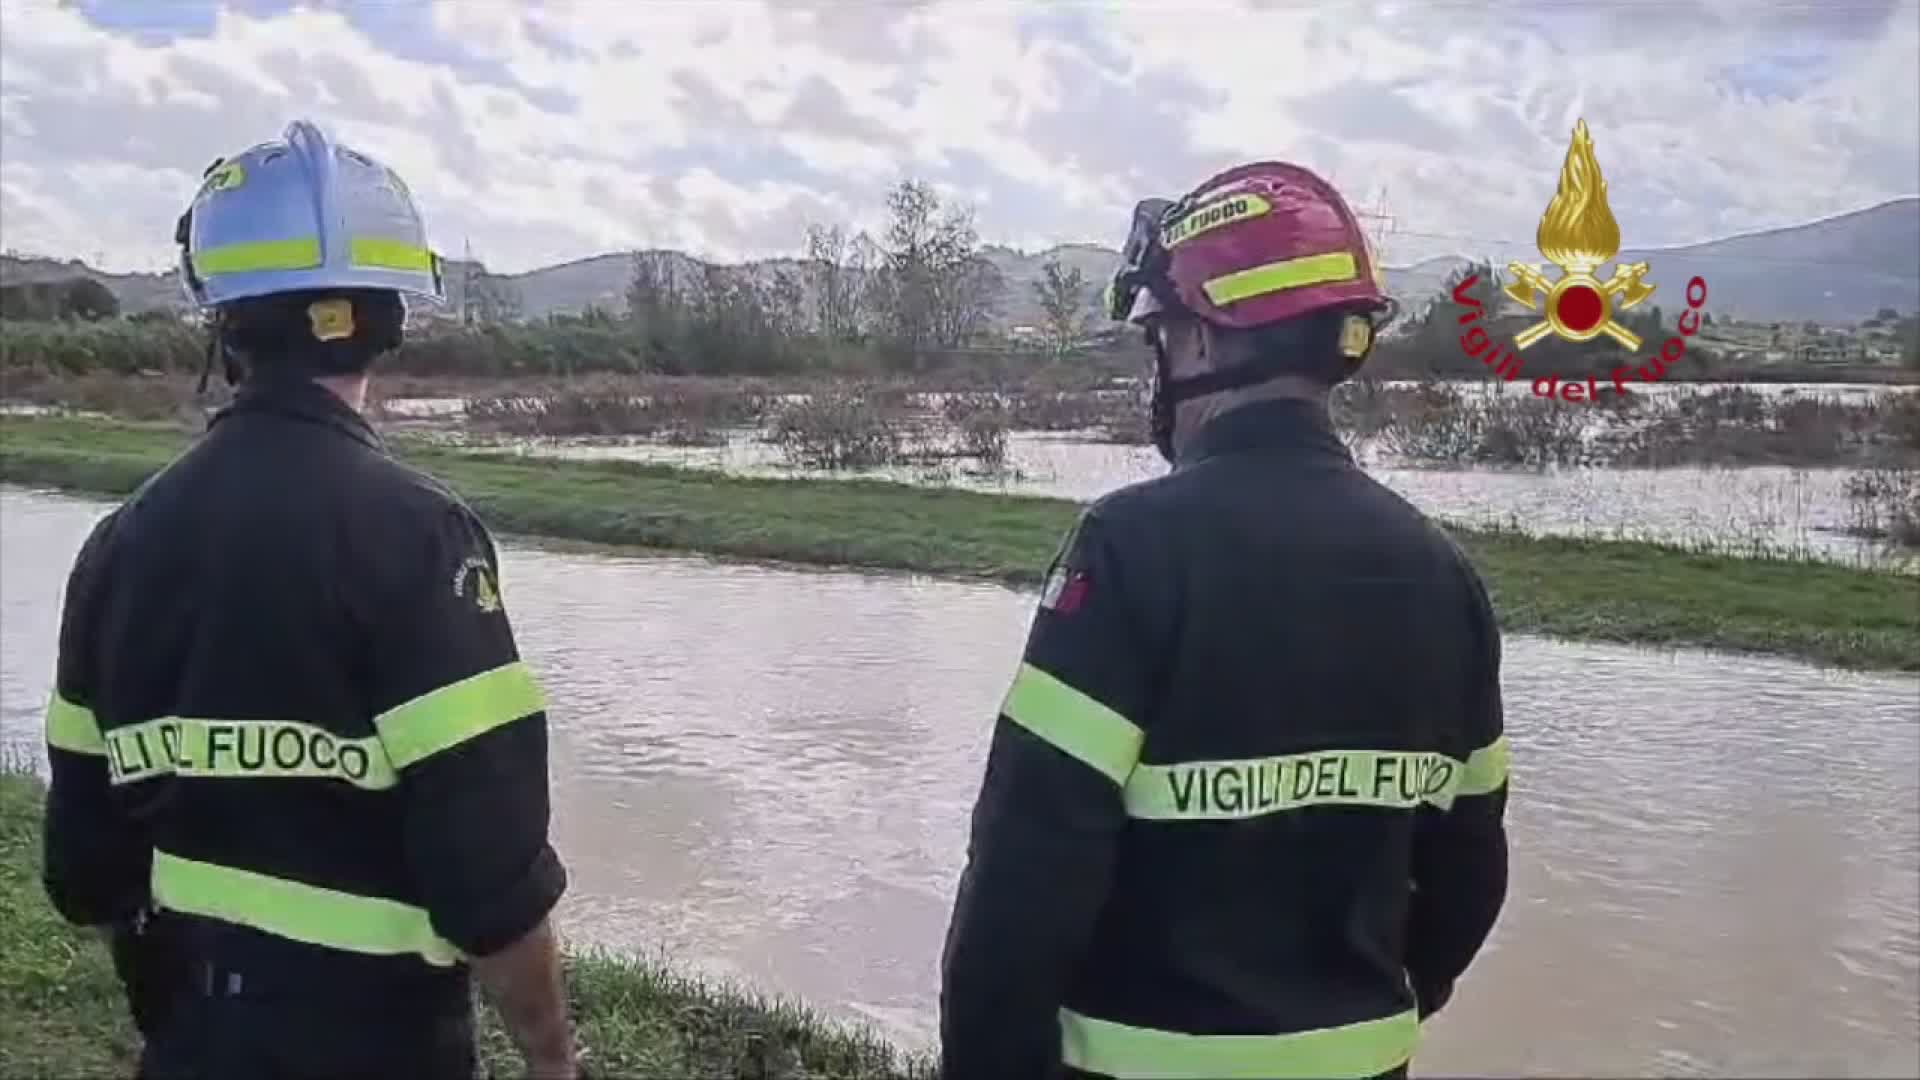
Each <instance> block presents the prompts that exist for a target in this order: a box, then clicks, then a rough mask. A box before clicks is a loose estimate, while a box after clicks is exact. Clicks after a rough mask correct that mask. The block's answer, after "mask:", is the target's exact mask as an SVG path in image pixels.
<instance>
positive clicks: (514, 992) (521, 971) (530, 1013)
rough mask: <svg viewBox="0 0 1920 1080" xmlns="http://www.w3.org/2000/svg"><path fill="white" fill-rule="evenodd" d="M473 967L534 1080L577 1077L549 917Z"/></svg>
mask: <svg viewBox="0 0 1920 1080" xmlns="http://www.w3.org/2000/svg"><path fill="white" fill-rule="evenodd" d="M473 969H474V971H475V972H476V973H477V974H478V975H479V976H480V982H481V984H482V985H483V986H485V987H486V990H487V995H488V997H490V998H491V999H492V1000H493V1004H494V1007H495V1008H497V1009H499V1010H500V1016H501V1018H502V1019H503V1020H505V1021H506V1023H507V1031H508V1033H509V1034H511V1035H512V1036H513V1041H514V1043H515V1045H517V1046H519V1048H520V1054H521V1056H522V1057H524V1058H525V1059H526V1061H527V1076H528V1077H529V1078H530V1080H578V1078H579V1065H578V1063H577V1061H576V1059H575V1054H574V1049H573V1028H572V1025H571V1023H570V1022H569V1021H568V1019H567V992H566V985H565V981H564V979H563V978H562V976H561V974H560V950H559V948H558V947H557V946H556V945H555V943H554V937H553V924H552V922H551V920H548V919H541V920H540V923H539V925H537V926H535V927H534V928H533V929H532V930H530V931H528V932H527V933H526V934H525V935H523V936H522V937H521V938H520V940H519V941H516V942H514V943H513V944H511V945H509V946H507V947H506V948H504V949H502V950H500V951H499V952H497V953H494V954H493V955H492V956H484V957H478V958H476V959H475V960H474V961H473Z"/></svg>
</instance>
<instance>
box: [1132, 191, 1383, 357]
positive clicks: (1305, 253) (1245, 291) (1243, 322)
mask: <svg viewBox="0 0 1920 1080" xmlns="http://www.w3.org/2000/svg"><path fill="white" fill-rule="evenodd" d="M1107 303H1108V314H1109V315H1110V316H1111V317H1112V318H1114V319H1116V320H1122V319H1124V320H1127V321H1129V322H1140V321H1141V320H1143V319H1145V318H1146V317H1147V316H1149V315H1152V314H1155V313H1157V312H1159V311H1160V310H1163V308H1165V307H1166V306H1169V305H1173V304H1177V305H1178V306H1180V307H1184V308H1186V309H1187V310H1188V311H1191V312H1192V313H1193V314H1194V315H1196V316H1198V317H1199V318H1201V319H1204V320H1206V321H1207V322H1209V323H1212V324H1214V325H1216V326H1221V327H1226V328H1229V329H1235V330H1246V329H1251V328H1253V327H1256V326H1264V325H1266V324H1267V323H1273V322H1279V321H1281V320H1283V319H1292V318H1295V317H1298V316H1301V315H1305V314H1307V313H1309V312H1313V311H1319V310H1322V309H1325V308H1334V307H1343V308H1351V309H1355V310H1359V311H1369V312H1379V311H1384V310H1387V309H1388V308H1389V307H1390V306H1391V303H1392V301H1390V300H1389V299H1388V298H1387V295H1386V290H1385V289H1384V288H1383V287H1382V281H1381V277H1380V273H1379V269H1378V268H1377V267H1376V266H1374V263H1373V253H1372V251H1371V250H1370V249H1369V247H1368V244H1367V238H1366V235H1365V234H1364V233H1362V232H1361V230H1360V222H1359V219H1358V218H1356V217H1355V216H1354V213H1353V210H1352V209H1351V208H1349V207H1348V206H1347V202H1346V200H1345V199H1343V198H1341V197H1340V193H1339V192H1337V191H1335V190H1334V189H1333V187H1332V185H1330V184H1328V183H1327V182H1326V181H1325V180H1322V179H1320V177H1318V176H1317V175H1315V174H1314V173H1313V172H1312V171H1311V170H1308V169H1305V168H1302V167H1300V166H1298V165H1289V164H1287V163H1285V162H1279V161H1260V162H1254V163H1252V164H1248V165H1241V166H1239V167H1237V168H1233V169H1229V170H1227V171H1226V172H1223V173H1221V174H1219V175H1218V176H1215V177H1213V178H1212V179H1210V180H1208V181H1206V182H1205V183H1203V184H1201V185H1200V186H1199V187H1198V188H1195V189H1194V191H1193V192H1192V193H1191V194H1189V195H1188V196H1187V197H1186V198H1184V199H1182V200H1180V201H1179V202H1178V203H1170V202H1168V201H1167V200H1165V199H1148V200H1146V201H1145V202H1142V203H1141V204H1140V205H1139V206H1138V207H1136V208H1135V210H1134V226H1133V235H1132V236H1130V237H1129V238H1128V241H1127V248H1126V251H1125V252H1123V253H1122V257H1121V265H1120V269H1119V271H1118V272H1117V273H1116V274H1115V275H1114V279H1113V284H1112V285H1111V286H1110V287H1109V288H1108V293H1107Z"/></svg>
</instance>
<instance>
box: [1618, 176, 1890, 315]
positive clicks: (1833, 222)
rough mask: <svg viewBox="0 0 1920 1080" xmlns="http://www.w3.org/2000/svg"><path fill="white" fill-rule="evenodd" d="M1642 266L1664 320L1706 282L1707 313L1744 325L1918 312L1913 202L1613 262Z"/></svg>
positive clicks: (1635, 253)
mask: <svg viewBox="0 0 1920 1080" xmlns="http://www.w3.org/2000/svg"><path fill="white" fill-rule="evenodd" d="M1620 259H1621V261H1625V262H1636V261H1639V260H1643V259H1644V260H1645V261H1646V262H1647V263H1648V268H1647V278H1648V280H1650V281H1653V282H1655V283H1657V284H1658V285H1659V287H1660V291H1659V293H1658V294H1657V295H1656V297H1655V300H1654V302H1656V303H1659V304H1660V305H1661V306H1662V307H1664V308H1665V309H1667V310H1668V311H1670V312H1671V311H1674V310H1676V309H1678V308H1679V307H1680V306H1682V305H1684V304H1685V303H1686V287H1687V282H1688V281H1689V280H1690V279H1692V278H1693V277H1694V276H1695V275H1698V276H1699V277H1701V278H1703V279H1705V280H1706V283H1707V309H1708V310H1709V311H1712V312H1715V313H1719V314H1726V315H1733V316H1735V317H1737V318H1740V319H1742V320H1746V321H1752V322H1801V321H1806V320H1812V321H1814V322H1818V323H1824V324H1828V325H1836V324H1840V323H1853V322H1858V321H1860V320H1861V319H1867V318H1871V317H1872V316H1873V314H1874V313H1875V312H1877V311H1878V310H1880V309H1881V308H1893V309H1894V310H1895V311H1899V312H1903V313H1907V314H1911V313H1913V312H1915V311H1920V199H1897V200H1895V201H1893V202H1887V203H1881V204H1880V205H1879V206H1874V207H1870V208H1868V209H1865V210H1857V211H1855V212H1853V213H1851V214H1842V215H1840V216H1839V217H1830V218H1824V219H1822V220H1820V221H1815V222H1811V223H1809V224H1806V225H1798V226H1795V227H1793V228H1788V229H1772V230H1769V231H1767V232H1759V233H1748V234H1746V235H1743V236H1733V237H1728V238H1727V239H1725V240H1710V241H1708V242H1706V243H1704V244H1692V245H1689V246H1687V247H1677V248H1661V249H1652V250H1646V251H1628V252H1623V253H1621V256H1620Z"/></svg>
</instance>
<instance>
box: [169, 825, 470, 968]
mask: <svg viewBox="0 0 1920 1080" xmlns="http://www.w3.org/2000/svg"><path fill="white" fill-rule="evenodd" d="M151 880H152V891H153V899H154V902H155V903H157V904H159V905H160V906H161V907H163V908H166V909H167V910H169V911H177V912H183V913H185V914H189V915H200V916H204V917H206V918H209V919H220V920H222V921H225V922H230V923H237V924H239V925H241V926H249V927H252V928H253V929H255V930H260V931H263V932H265V933H269V934H275V935H278V936H279V937H283V938H288V939H290V940H293V941H300V942H305V943H306V944H309V945H320V946H325V947H326V948H330V949H340V950H342V951H345V952H353V953H367V954H371V955H375V956H398V955H405V954H409V953H411V954H415V955H418V956H419V957H420V958H421V959H423V960H425V961H426V962H427V963H429V964H434V965H436V966H440V967H446V966H449V965H452V964H454V963H457V962H459V961H460V960H462V959H464V957H463V956H462V955H461V953H460V950H459V949H457V948H455V947H454V945H453V943H452V942H449V941H447V940H445V939H443V938H441V937H440V936H439V935H437V934H435V933H434V932H433V921H432V920H431V919H430V918H429V917H428V916H427V912H426V909H424V908H418V907H414V906H412V905H411V904H402V903H400V902H398V901H395V900H385V899H382V898H380V897H374V896H355V895H354V894H352V893H344V892H339V891H336V890H334V889H323V888H321V887H319V886H317V885H306V884H302V883H301V882H298V881H289V880H287V879H285V878H276V877H269V876H268V875H266V874H260V873H255V872H254V871H251V870H239V869H236V868H234V867H231V866H220V865H217V864H215V863H207V862H199V861H196V860H194V859H187V858H182V857H181V856H178V855H174V854H171V853H169V852H165V851H161V850H159V849H157V848H156V849H154V852H153V875H152V879H151Z"/></svg>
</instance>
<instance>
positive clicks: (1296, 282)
mask: <svg viewBox="0 0 1920 1080" xmlns="http://www.w3.org/2000/svg"><path fill="white" fill-rule="evenodd" d="M1359 276H1360V267H1359V265H1358V264H1357V263H1355V262H1354V259H1353V253H1352V252H1350V251H1329V252H1327V253H1326V254H1324V255H1306V256H1302V257H1301V258H1298V259H1284V260H1282V261H1280V262H1270V263H1267V264H1265V265H1264V266H1254V267H1249V268H1248V269H1245V270H1236V271H1235V272H1233V273H1231V274H1225V275H1222V276H1220V277H1217V278H1210V279H1208V280H1207V281H1204V282H1202V283H1201V284H1200V287H1201V289H1203V290H1205V291H1206V294H1207V299H1209V300H1211V301H1213V302H1214V303H1216V304H1219V305H1221V306H1225V305H1227V304H1231V303H1234V302H1235V301H1238V300H1246V299H1250V298H1252V297H1255V296H1265V295H1267V294H1268V293H1276V292H1281V291H1283V290H1286V289H1299V288H1304V287H1305V286H1308V285H1325V284H1327V283H1329V282H1335V281H1352V280H1353V279H1355V278H1357V277H1359Z"/></svg>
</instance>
